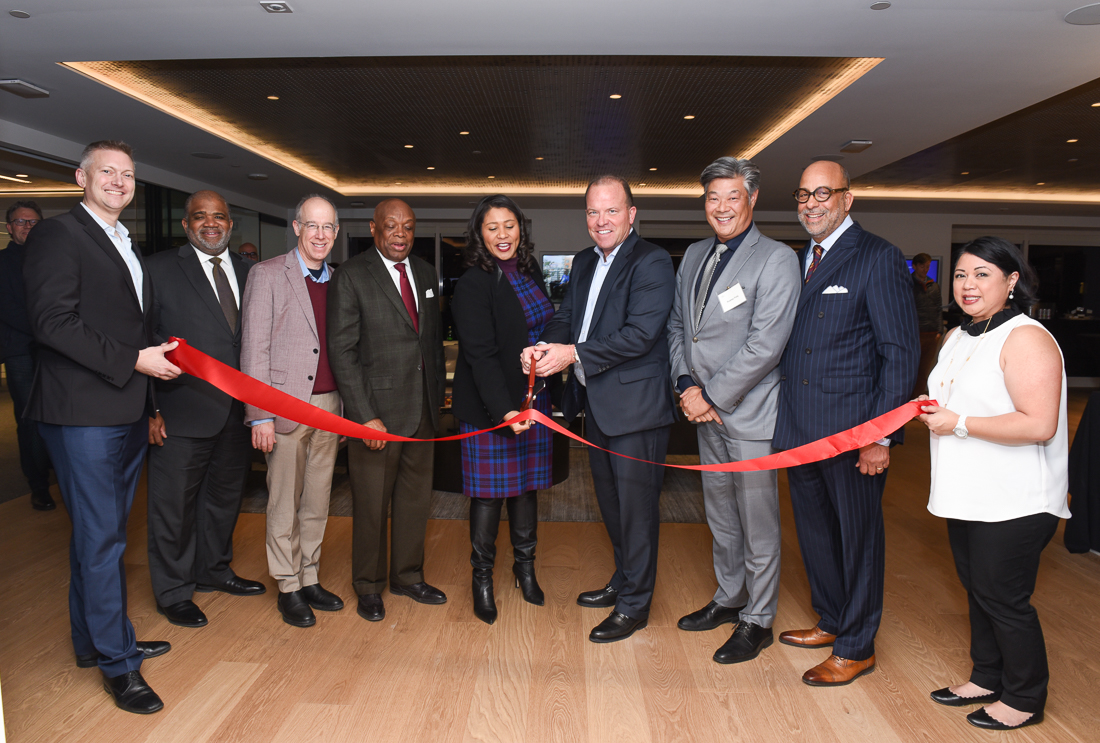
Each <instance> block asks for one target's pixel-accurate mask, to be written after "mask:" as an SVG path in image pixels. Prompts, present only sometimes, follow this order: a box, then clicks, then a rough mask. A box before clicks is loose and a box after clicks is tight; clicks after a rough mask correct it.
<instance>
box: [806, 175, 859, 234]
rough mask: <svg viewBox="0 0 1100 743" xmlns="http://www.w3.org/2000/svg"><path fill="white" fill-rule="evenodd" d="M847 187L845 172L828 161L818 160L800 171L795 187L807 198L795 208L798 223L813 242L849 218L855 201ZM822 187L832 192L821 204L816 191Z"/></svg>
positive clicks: (831, 231)
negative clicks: (799, 178)
mask: <svg viewBox="0 0 1100 743" xmlns="http://www.w3.org/2000/svg"><path fill="white" fill-rule="evenodd" d="M850 186H851V179H850V178H849V177H848V171H847V170H845V169H844V167H843V166H841V165H840V164H839V163H835V162H832V161H831V160H818V161H817V162H815V163H812V164H811V165H810V167H808V168H806V169H805V170H804V171H802V179H801V180H800V181H799V183H798V188H799V189H800V190H804V191H808V192H809V193H810V198H808V199H807V200H806V202H805V203H802V204H799V205H798V221H799V222H801V223H802V226H803V227H804V228H805V229H806V232H808V233H810V237H812V238H813V239H814V241H815V242H821V241H822V240H824V239H825V238H827V237H828V236H829V235H831V234H833V232H835V231H836V229H837V228H838V227H840V225H841V224H842V223H843V222H844V218H845V217H847V216H848V212H849V210H851V208H852V201H854V200H855V197H854V196H852V192H851V191H850V190H849V187H850ZM822 188H824V189H828V191H831V192H832V193H830V194H829V198H827V199H825V200H824V201H818V200H817V194H816V193H815V192H816V191H817V190H818V189H822Z"/></svg>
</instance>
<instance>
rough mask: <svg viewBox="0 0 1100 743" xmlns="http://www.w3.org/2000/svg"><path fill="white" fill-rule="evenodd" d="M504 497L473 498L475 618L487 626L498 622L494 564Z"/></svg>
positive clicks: (471, 527)
mask: <svg viewBox="0 0 1100 743" xmlns="http://www.w3.org/2000/svg"><path fill="white" fill-rule="evenodd" d="M502 500H503V498H471V499H470V544H471V546H472V547H473V551H472V552H471V553H470V565H471V566H472V567H473V569H474V571H473V572H474V577H473V592H474V615H475V616H477V618H478V619H480V620H481V621H483V622H485V623H486V624H492V623H493V622H495V621H496V620H497V602H496V597H495V596H494V595H493V563H495V562H496V557H497V530H498V529H499V528H500V508H501V506H502V505H503V504H502V503H501V501H502Z"/></svg>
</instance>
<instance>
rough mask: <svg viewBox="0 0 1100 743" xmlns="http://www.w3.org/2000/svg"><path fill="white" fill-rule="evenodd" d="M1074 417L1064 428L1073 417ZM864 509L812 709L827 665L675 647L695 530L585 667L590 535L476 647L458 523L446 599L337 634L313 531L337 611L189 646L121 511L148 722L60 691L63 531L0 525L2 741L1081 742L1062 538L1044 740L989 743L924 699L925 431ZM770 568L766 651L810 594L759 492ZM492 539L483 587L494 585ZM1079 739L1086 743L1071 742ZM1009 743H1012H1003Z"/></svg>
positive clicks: (941, 620) (206, 634)
mask: <svg viewBox="0 0 1100 743" xmlns="http://www.w3.org/2000/svg"><path fill="white" fill-rule="evenodd" d="M1078 414H1079V411H1078ZM907 435H908V436H909V437H910V438H909V439H908V443H907V445H906V446H904V447H902V448H901V449H897V450H895V458H894V465H893V467H892V469H891V475H890V480H889V484H888V487H887V492H886V498H885V507H886V529H887V565H886V567H887V575H886V598H885V611H884V614H883V621H882V629H881V631H880V632H879V635H878V640H877V654H878V667H877V669H876V670H875V672H874V673H872V674H871V675H869V676H867V677H864V678H861V679H859V680H858V681H856V682H855V683H854V684H852V685H851V686H847V687H842V688H836V689H820V688H812V687H809V686H806V685H804V684H803V683H802V682H801V680H800V676H801V674H802V672H803V671H804V670H806V669H807V668H809V667H810V666H812V665H815V664H816V663H818V662H819V661H821V660H823V659H824V658H825V657H826V655H827V654H828V651H827V650H806V649H799V648H792V647H787V646H784V645H779V644H778V643H777V644H775V645H774V646H772V647H771V648H770V649H768V650H766V651H764V653H763V654H762V655H761V656H760V657H759V658H758V659H757V660H755V661H752V662H750V663H744V664H740V665H734V666H721V665H718V664H716V663H714V662H712V661H711V659H710V657H711V654H712V653H713V651H714V650H715V649H716V648H717V647H718V646H719V645H720V644H721V643H722V642H724V641H725V640H726V638H727V637H728V636H729V627H728V626H726V627H723V628H722V629H719V630H714V631H712V632H704V633H687V632H681V631H679V630H678V629H676V620H677V619H678V618H679V617H680V616H681V615H682V614H684V613H686V612H688V611H691V610H693V609H696V608H699V607H700V606H702V605H704V604H705V603H706V602H707V601H708V600H709V599H710V597H711V595H712V592H713V590H714V586H715V583H714V577H713V573H712V570H711V563H710V537H709V533H708V531H707V528H706V526H705V525H695V524H666V525H664V526H663V527H662V530H661V540H662V541H661V552H660V565H659V570H658V581H657V590H656V598H655V601H654V605H653V613H652V615H651V618H650V623H649V627H648V628H647V629H645V630H643V631H641V632H638V633H637V634H636V635H635V636H634V637H633V638H631V639H629V640H627V641H624V642H619V643H614V644H610V645H594V644H592V643H590V642H588V640H587V633H588V630H589V629H590V628H591V627H592V626H593V625H595V624H596V623H597V622H598V621H600V620H601V619H602V618H603V617H604V615H605V611H604V610H592V609H581V608H580V607H578V606H577V605H576V603H575V598H576V594H577V592H578V591H581V590H585V589H590V588H597V587H600V586H602V585H603V584H604V583H605V582H606V580H607V578H608V576H609V575H610V573H611V569H612V560H611V551H610V547H609V544H608V540H607V536H606V534H605V532H604V530H603V526H602V525H601V524H598V523H547V524H544V525H542V527H541V530H540V544H539V555H538V563H537V565H538V575H539V578H540V581H541V583H542V585H543V587H544V589H545V590H546V594H547V605H546V606H545V607H536V606H531V605H528V604H525V603H524V602H523V601H522V599H521V598H520V596H519V592H518V591H517V590H516V589H515V588H514V587H513V585H512V584H510V583H509V582H508V581H506V580H505V579H504V578H503V577H502V578H500V580H499V581H498V586H497V588H498V604H499V606H500V618H499V620H498V621H497V623H496V624H495V625H493V626H491V627H490V626H488V625H485V624H483V623H481V622H479V621H477V620H476V619H475V618H474V616H473V614H472V611H471V601H470V591H469V578H470V567H469V549H470V548H469V542H468V537H467V531H466V529H467V527H466V523H465V522H463V521H446V520H437V521H432V522H431V523H430V524H429V530H428V546H427V578H428V580H429V581H430V582H431V583H433V584H435V585H437V586H440V587H441V588H443V589H444V590H445V591H446V592H447V593H448V595H449V597H450V601H449V603H447V604H446V605H444V606H422V605H419V604H415V603H413V602H412V601H411V600H409V599H407V598H403V597H396V596H391V595H389V594H386V596H385V600H386V609H387V616H386V619H385V621H383V622H380V623H377V624H373V623H368V622H365V621H363V620H362V619H360V618H359V617H358V616H357V615H356V613H355V609H354V604H353V603H352V601H351V599H352V598H353V592H352V590H351V583H350V576H349V569H348V566H349V564H350V553H351V543H350V538H351V520H350V518H346V517H334V518H331V519H330V520H329V527H328V533H327V536H326V540H325V552H324V556H323V559H322V565H323V569H322V576H321V577H322V582H323V583H324V585H325V586H327V587H328V588H330V589H333V590H335V591H337V592H338V593H340V594H341V595H342V596H343V597H344V598H345V600H346V601H348V603H349V607H348V608H346V609H345V610H344V611H342V612H339V613H335V614H325V613H320V612H319V616H318V622H317V625H316V626H315V627H313V628H311V629H298V628H294V627H290V626H288V625H286V624H284V623H283V622H282V621H281V619H280V617H279V615H278V614H277V612H276V611H275V606H274V605H275V598H274V595H273V591H274V585H273V583H272V581H271V580H270V579H267V580H266V582H267V585H268V594H267V595H265V596H261V597H256V598H234V597H230V596H226V595H223V594H197V595H196V601H197V603H198V604H199V605H200V606H201V607H202V608H203V609H204V610H205V611H206V612H207V614H208V616H209V617H210V625H209V626H208V627H206V628H203V629H198V630H195V629H184V628H179V627H173V626H171V625H169V624H168V623H167V621H166V620H165V619H164V618H163V617H161V616H159V615H158V614H157V613H156V611H155V607H154V603H153V599H152V595H151V593H150V589H149V577H148V569H147V563H146V554H145V526H144V524H145V509H144V493H143V492H142V493H139V496H138V502H137V504H136V505H135V508H134V514H133V518H132V519H131V528H130V549H129V552H128V553H127V570H128V585H129V590H130V616H131V618H132V619H133V622H134V625H135V627H136V628H137V633H138V637H139V638H143V639H156V640H170V641H171V642H172V645H173V649H172V651H171V652H170V653H169V654H168V655H166V656H163V657H161V658H157V659H154V660H151V661H149V662H148V663H146V664H145V665H144V666H143V669H142V670H143V673H144V674H145V676H146V678H147V679H148V680H149V682H150V684H151V685H152V686H153V688H154V689H156V690H157V692H158V693H159V694H160V695H161V696H162V697H163V698H164V700H165V709H164V710H163V711H162V712H160V713H158V714H156V715H151V716H148V717H142V716H138V715H132V714H127V713H125V712H122V711H120V710H118V709H116V708H115V707H114V705H113V704H112V703H111V701H110V699H109V698H108V696H107V695H106V693H105V692H104V691H103V689H102V687H101V680H100V679H101V677H100V673H99V671H98V670H96V669H85V670H81V669H77V668H76V667H75V665H74V662H73V656H72V647H71V644H70V642H69V638H68V633H69V627H68V615H67V604H66V594H67V584H68V562H67V542H68V536H69V524H68V520H67V517H66V515H65V514H64V512H63V511H61V510H58V511H55V512H52V513H47V514H41V513H36V512H34V511H32V510H31V509H30V508H29V506H28V504H27V499H26V498H20V499H17V500H14V501H11V502H9V503H5V504H2V505H0V559H2V560H3V570H4V573H5V574H6V575H7V576H8V580H7V581H6V582H5V586H4V590H3V592H0V676H2V689H3V710H4V716H5V723H6V725H7V736H8V741H11V742H13V743H22V742H23V741H90V742H95V741H127V742H129V741H156V742H158V743H159V742H161V741H175V740H179V741H188V742H189V743H190V742H195V741H295V742H296V743H299V742H302V741H312V740H316V741H360V740H367V741H456V742H458V741H592V742H593V743H606V742H608V741H620V740H621V741H631V742H632V743H644V742H645V741H672V740H683V741H719V740H721V741H799V743H809V742H811V741H988V740H1002V739H1003V740H1009V739H1011V740H1014V741H1017V740H1018V741H1051V742H1054V741H1057V742H1059V743H1060V742H1062V741H1082V742H1084V741H1089V740H1096V739H1097V732H1096V731H1097V730H1098V729H1100V705H1098V704H1097V702H1096V689H1097V688H1100V633H1097V631H1096V629H1095V627H1096V617H1097V616H1100V557H1098V556H1096V555H1070V554H1069V553H1067V552H1066V550H1065V548H1064V547H1063V546H1062V542H1061V530H1059V533H1058V536H1057V537H1055V540H1054V542H1052V543H1051V545H1050V547H1048V549H1047V552H1046V554H1045V555H1044V558H1043V564H1042V569H1041V572H1040V576H1039V587H1038V591H1037V593H1036V595H1035V599H1034V603H1035V605H1036V606H1037V608H1038V610H1039V614H1040V617H1041V619H1042V621H1043V626H1044V628H1045V632H1046V640H1047V647H1048V652H1049V656H1050V665H1051V684H1050V701H1049V703H1048V705H1047V719H1046V721H1045V722H1044V723H1043V724H1042V725H1039V726H1036V727H1032V728H1028V729H1026V730H1024V731H1020V732H1017V733H1012V734H999V733H988V732H984V731H979V730H977V729H974V728H971V727H970V726H969V725H967V723H966V721H965V719H964V716H965V714H966V712H967V711H968V710H967V709H961V710H960V709H952V708H948V707H942V706H939V705H936V704H934V703H932V702H931V701H930V700H929V699H928V692H929V691H931V690H933V689H936V688H939V687H941V686H945V685H947V684H949V683H954V682H958V681H961V680H963V679H965V678H966V676H967V673H968V669H969V666H968V655H967V644H968V632H969V630H968V622H967V617H966V599H965V595H964V594H963V591H962V589H961V588H960V586H959V584H958V581H957V579H956V577H955V575H954V570H953V567H952V563H951V558H950V553H949V551H948V547H947V541H946V535H945V527H944V524H943V522H942V521H941V520H940V519H936V518H933V517H932V516H930V515H929V514H928V512H927V511H926V510H925V504H926V501H927V493H928V448H927V433H926V432H924V430H923V428H922V427H921V426H919V425H917V424H911V425H910V426H909V431H908V434H907ZM781 504H782V507H783V528H784V540H783V568H782V584H781V594H780V600H779V617H778V620H777V622H776V629H777V630H782V629H791V628H801V627H809V626H812V625H813V624H814V622H815V621H816V617H815V616H813V615H812V614H811V611H810V605H809V589H808V587H807V583H806V578H805V573H804V570H803V567H802V563H801V558H800V557H799V553H798V546H797V542H796V539H795V531H794V526H793V523H792V521H791V516H790V501H789V497H788V495H787V489H786V483H785V481H783V480H782V478H781ZM263 539H264V518H263V516H262V515H256V514H245V515H243V516H242V517H241V521H240V524H239V526H238V529H237V538H236V554H237V559H236V560H235V562H234V567H235V568H236V570H237V572H238V573H240V574H241V575H244V576H247V577H250V578H259V577H265V576H266V565H265V554H264V543H263ZM505 540H506V538H505V537H503V536H502V540H501V550H500V552H501V555H500V559H499V560H498V575H502V576H503V575H505V574H507V573H508V566H509V562H508V560H507V555H508V552H509V550H508V548H507V547H506V546H505V545H506V541H505ZM1090 731H1091V732H1090ZM1009 736H1011V738H1010V737H1009Z"/></svg>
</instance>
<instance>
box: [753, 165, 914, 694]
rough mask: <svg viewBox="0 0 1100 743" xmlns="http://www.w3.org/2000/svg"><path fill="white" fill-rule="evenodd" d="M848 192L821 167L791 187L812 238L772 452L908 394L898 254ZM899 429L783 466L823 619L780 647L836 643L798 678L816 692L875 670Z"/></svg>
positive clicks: (837, 169) (909, 338)
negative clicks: (865, 220) (888, 499)
mask: <svg viewBox="0 0 1100 743" xmlns="http://www.w3.org/2000/svg"><path fill="white" fill-rule="evenodd" d="M850 188H851V181H850V180H849V178H848V173H847V171H846V170H845V169H844V168H842V167H841V166H840V165H838V164H836V163H834V162H831V161H818V162H815V163H813V164H811V165H810V166H809V167H808V168H806V170H805V171H804V172H803V173H802V180H801V182H800V183H799V186H798V189H797V190H796V191H795V192H794V197H795V200H796V201H797V202H798V221H799V222H801V223H802V226H803V227H804V228H805V229H806V231H807V232H808V233H809V234H810V238H811V240H810V242H809V244H808V245H807V246H806V248H805V249H804V250H802V251H801V252H800V254H799V258H800V264H801V268H802V279H803V283H802V293H801V296H800V297H799V300H798V311H797V314H796V315H795V321H794V329H793V330H792V331H791V338H790V341H789V342H788V343H787V350H786V352H785V353H784V354H783V360H782V362H781V363H780V373H781V374H782V377H781V379H782V381H783V384H782V385H780V388H779V414H778V417H777V419H776V423H775V437H774V438H773V439H772V444H773V446H775V448H777V449H793V448H795V447H797V446H802V445H803V444H808V443H810V442H812V441H817V440H818V439H821V438H824V437H826V436H831V435H832V434H834V433H838V432H840V431H846V430H848V429H849V428H853V427H855V426H857V425H859V424H861V423H865V422H867V421H869V420H871V419H872V418H875V417H877V416H880V415H882V414H884V413H886V412H889V411H891V410H893V409H894V408H896V407H898V406H899V405H902V404H904V403H905V402H906V401H908V399H909V393H910V392H911V391H912V390H913V380H914V379H915V378H916V374H917V364H918V362H919V361H920V344H919V342H918V340H917V312H916V308H915V307H914V305H913V292H912V289H911V286H912V282H911V279H910V278H909V269H908V268H906V266H905V256H903V255H902V253H901V251H900V250H898V249H897V248H896V247H895V246H893V245H891V244H890V243H888V242H886V241H885V240H883V239H882V238H881V237H878V236H876V235H872V234H871V233H870V232H866V231H864V230H863V228H862V227H860V226H859V224H858V223H856V222H854V221H853V220H852V218H851V217H850V216H849V215H848V211H849V210H850V209H851V208H852V201H853V200H854V197H853V196H852V192H851V190H850ZM903 433H904V429H899V430H897V431H895V432H893V433H891V434H889V435H888V436H887V437H886V438H883V439H881V440H879V441H878V442H875V443H871V444H868V445H867V446H865V447H863V448H861V449H858V450H854V451H850V452H846V453H844V454H839V455H837V456H835V457H832V458H831V459H826V460H824V461H821V462H814V463H812V464H804V465H801V466H798V467H789V468H788V469H787V480H788V482H789V483H790V486H791V508H792V510H793V511H794V522H795V526H796V527H797V529H798V544H799V547H800V548H801V550H802V560H803V562H804V563H805V565H806V575H807V577H808V578H809V581H810V599H811V601H812V603H813V609H814V611H815V612H817V613H818V615H819V616H820V617H821V619H820V621H818V623H817V625H816V626H815V627H813V628H812V629H807V630H793V631H790V632H784V633H782V634H781V635H780V636H779V641H780V642H782V643H784V644H786V645H794V646H797V647H807V648H823V647H828V646H830V645H831V646H832V647H833V652H832V655H830V656H829V657H828V659H827V660H825V662H823V663H821V664H819V665H817V666H814V667H813V668H811V669H810V670H808V671H806V673H805V674H803V676H802V680H803V681H804V682H805V683H807V684H809V685H811V686H836V685H840V684H847V683H851V682H852V681H853V680H854V679H856V678H858V677H859V676H861V675H863V674H865V673H869V672H870V671H871V670H873V669H874V667H875V634H876V633H877V632H878V626H879V621H880V620H881V619H882V592H883V579H884V574H885V569H886V548H885V531H884V527H883V522H882V493H883V491H884V489H885V487H886V468H887V467H889V465H890V447H891V446H892V445H893V444H900V443H901V441H902V434H903Z"/></svg>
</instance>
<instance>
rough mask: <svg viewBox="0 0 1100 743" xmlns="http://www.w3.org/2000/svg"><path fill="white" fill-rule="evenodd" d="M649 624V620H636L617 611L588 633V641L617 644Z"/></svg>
mask: <svg viewBox="0 0 1100 743" xmlns="http://www.w3.org/2000/svg"><path fill="white" fill-rule="evenodd" d="M647 624H649V619H648V618H647V619H634V618H632V617H628V616H627V615H626V614H620V613H619V612H617V611H613V612H611V616H609V617H608V618H607V619H605V620H603V621H602V622H600V623H599V624H597V625H596V626H595V627H593V628H592V631H591V632H589V633H588V639H589V640H591V641H592V642H615V641H616V640H625V639H626V638H628V637H630V636H631V635H633V634H634V633H635V632H637V631H638V630H640V629H642V628H643V627H645V626H646V625H647Z"/></svg>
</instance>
